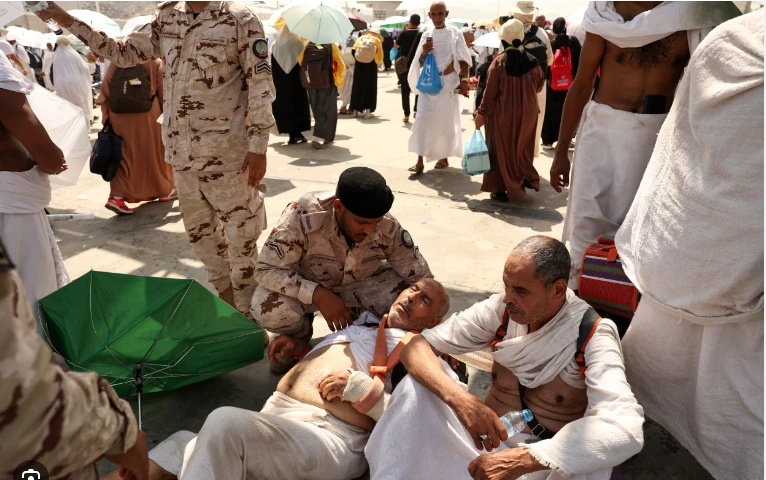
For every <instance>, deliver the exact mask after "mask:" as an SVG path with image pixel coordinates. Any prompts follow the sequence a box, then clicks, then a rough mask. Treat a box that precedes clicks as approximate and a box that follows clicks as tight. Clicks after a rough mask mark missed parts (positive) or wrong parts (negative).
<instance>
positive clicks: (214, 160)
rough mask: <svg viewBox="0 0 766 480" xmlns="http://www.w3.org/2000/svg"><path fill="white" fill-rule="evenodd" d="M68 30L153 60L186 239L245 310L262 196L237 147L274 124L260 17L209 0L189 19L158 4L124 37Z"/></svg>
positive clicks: (108, 49)
mask: <svg viewBox="0 0 766 480" xmlns="http://www.w3.org/2000/svg"><path fill="white" fill-rule="evenodd" d="M68 30H70V31H71V32H73V33H74V34H75V35H77V36H78V37H79V38H80V39H81V40H82V41H83V42H85V43H86V44H87V45H88V46H90V47H91V49H92V50H93V52H94V53H96V54H98V55H102V56H104V57H106V58H108V59H110V60H111V61H112V62H114V63H115V64H116V65H117V66H119V67H129V66H133V65H138V64H141V63H144V62H146V61H148V60H150V59H152V58H161V59H162V61H163V64H164V69H163V80H164V92H165V95H164V99H165V100H164V105H163V112H164V114H163V117H162V136H163V143H164V145H165V161H166V162H168V163H170V164H171V165H172V166H173V170H174V177H175V184H176V189H177V190H178V199H179V202H180V207H181V213H182V214H183V218H184V226H185V227H186V233H187V235H188V236H189V242H190V243H191V246H192V249H193V250H194V253H195V254H196V255H197V257H198V258H199V259H200V260H201V261H202V262H203V263H204V264H205V266H207V268H208V278H209V280H210V282H211V283H212V284H213V285H214V286H215V288H216V289H217V290H218V292H219V293H220V292H223V291H225V290H226V289H228V288H229V286H233V289H234V303H235V306H236V307H237V309H238V310H239V311H240V312H242V313H243V314H245V315H249V311H250V299H251V298H252V295H253V291H254V290H255V286H256V283H255V280H254V279H253V276H252V272H253V268H254V266H255V263H256V261H257V258H258V251H257V249H256V246H255V241H256V240H257V239H258V236H259V234H260V232H261V231H262V230H263V228H265V225H266V218H265V211H264V209H263V194H262V193H261V191H260V190H259V189H253V188H251V187H249V186H248V185H247V183H246V181H245V178H244V177H245V175H238V174H237V172H238V171H239V169H240V168H241V167H242V163H243V161H244V159H245V155H246V154H247V152H253V153H259V154H265V153H266V148H267V144H268V138H269V133H270V132H271V129H272V128H273V126H274V117H273V115H272V113H271V103H272V102H273V101H274V96H275V90H274V85H273V83H272V82H271V65H270V63H269V59H268V45H267V43H266V40H265V36H264V30H263V25H261V22H260V20H258V17H257V16H256V15H255V14H254V13H253V12H252V11H251V10H250V8H249V7H247V6H245V5H241V4H238V3H235V2H210V4H209V5H208V6H207V7H206V8H205V9H204V10H203V11H202V13H200V14H199V16H198V17H197V18H196V19H195V18H193V16H192V10H191V7H190V6H189V5H188V4H187V3H186V2H165V3H163V4H161V5H160V6H159V8H158V9H157V12H156V14H155V17H154V20H153V21H152V23H151V24H149V25H147V26H146V27H144V28H142V29H141V30H140V31H138V32H136V33H133V34H131V35H129V36H128V37H127V39H126V40H125V41H124V42H123V41H115V40H113V39H110V38H108V37H107V36H106V35H104V34H103V33H101V32H97V31H94V30H93V29H91V28H90V27H89V26H88V25H86V24H85V23H83V22H80V21H79V20H74V23H73V24H72V26H71V27H70V28H69V29H68ZM243 235H246V236H243ZM230 256H231V261H229V257H230Z"/></svg>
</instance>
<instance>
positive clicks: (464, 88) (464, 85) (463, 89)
mask: <svg viewBox="0 0 766 480" xmlns="http://www.w3.org/2000/svg"><path fill="white" fill-rule="evenodd" d="M458 88H459V89H460V95H463V96H464V97H467V96H468V92H469V91H470V90H471V87H470V86H469V85H468V81H467V80H461V81H460V86H459V87H458Z"/></svg>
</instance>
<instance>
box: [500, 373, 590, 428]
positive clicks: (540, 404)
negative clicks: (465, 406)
mask: <svg viewBox="0 0 766 480" xmlns="http://www.w3.org/2000/svg"><path fill="white" fill-rule="evenodd" d="M524 401H525V402H526V404H527V407H529V409H530V410H532V412H533V413H534V414H535V416H536V417H537V419H538V420H539V421H540V423H542V424H543V425H544V426H545V427H546V428H548V429H550V430H553V431H558V430H560V429H561V427H563V426H564V425H566V424H567V423H569V422H572V421H574V420H577V419H579V418H582V416H583V414H584V413H585V409H586V408H587V406H588V397H587V394H586V392H585V390H584V389H579V388H575V387H572V386H571V385H569V384H568V383H566V382H565V381H564V380H563V379H562V378H561V377H560V376H557V377H555V378H554V379H553V380H552V381H551V382H549V383H547V384H545V385H541V386H539V387H536V388H530V389H527V390H526V393H525V396H524ZM485 403H486V404H487V406H489V407H490V408H492V409H493V410H494V411H495V413H497V414H498V415H504V414H505V413H507V412H509V411H511V410H520V409H521V400H520V398H519V381H518V378H517V377H516V375H514V374H513V372H511V371H510V370H508V369H507V368H505V367H503V366H502V365H499V364H497V363H495V364H494V366H493V368H492V385H491V387H490V391H489V393H488V394H487V398H486V400H485Z"/></svg>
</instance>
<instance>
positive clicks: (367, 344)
mask: <svg viewBox="0 0 766 480" xmlns="http://www.w3.org/2000/svg"><path fill="white" fill-rule="evenodd" d="M378 322H379V320H378V319H377V318H375V316H374V315H372V314H371V313H369V312H366V313H364V314H362V316H360V318H359V319H358V320H357V321H356V322H354V325H352V326H350V327H348V328H345V329H343V330H341V331H339V332H335V333H333V334H330V335H328V336H327V337H325V339H324V340H323V341H322V342H320V343H319V344H317V345H316V346H315V347H314V348H313V349H312V350H311V352H309V353H308V355H307V356H310V355H311V354H312V353H313V352H316V351H318V350H320V349H323V348H325V347H328V346H330V345H335V344H348V345H349V348H350V350H351V354H352V356H353V357H354V360H355V362H356V365H357V369H358V370H359V371H361V372H363V373H365V374H367V375H369V374H370V370H369V365H370V364H371V363H372V362H373V358H374V355H375V341H376V339H377V328H375V327H368V326H362V325H363V324H371V323H378ZM405 334H406V332H405V331H404V330H400V329H397V328H387V329H386V344H387V345H386V346H387V350H388V353H389V354H390V353H391V351H392V350H393V349H394V348H396V345H397V344H398V343H399V342H400V341H401V339H402V338H403V337H404V335H405ZM328 373H329V372H328ZM391 390H392V386H391V374H390V373H389V374H387V375H386V378H385V379H384V391H385V392H386V393H391ZM368 437H369V433H368V432H367V431H366V430H363V429H361V428H357V427H355V426H353V425H350V424H348V423H346V422H344V421H342V420H339V419H338V418H336V417H334V416H333V415H331V414H330V413H328V412H327V411H326V410H324V409H322V408H319V407H316V406H314V405H309V404H305V403H301V402H299V401H298V400H295V399H294V398H291V397H289V396H287V395H284V394H282V393H279V392H275V393H274V394H273V395H272V396H271V397H270V398H269V399H268V400H267V401H266V404H265V405H264V407H263V409H262V410H261V411H260V412H253V411H249V410H243V409H239V408H233V407H223V408H219V409H217V410H215V411H213V412H212V413H211V414H210V415H209V416H208V418H207V420H205V424H204V425H203V427H202V430H200V432H199V435H195V434H194V433H191V432H187V431H180V432H177V433H175V434H173V435H172V436H170V437H168V439H167V440H165V441H163V442H162V443H160V444H159V445H157V447H155V448H154V449H152V451H150V452H149V458H151V459H152V460H154V461H155V462H156V463H157V464H158V465H160V466H161V467H162V468H163V469H165V470H167V471H169V472H171V473H173V474H176V475H179V474H180V477H181V478H183V479H184V480H196V479H199V480H209V479H212V478H222V479H223V478H264V479H265V478H268V479H270V480H271V479H273V480H294V479H305V480H312V479H316V480H324V479H328V478H332V479H337V480H344V479H352V478H357V477H359V476H360V475H362V474H363V473H364V471H365V470H366V469H367V462H366V460H365V458H364V446H365V444H366V443H367V438H368Z"/></svg>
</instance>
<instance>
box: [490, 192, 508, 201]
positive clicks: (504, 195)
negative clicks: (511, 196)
mask: <svg viewBox="0 0 766 480" xmlns="http://www.w3.org/2000/svg"><path fill="white" fill-rule="evenodd" d="M489 198H491V199H492V200H497V201H498V202H507V201H508V194H507V193H505V192H500V193H490V194H489Z"/></svg>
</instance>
